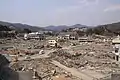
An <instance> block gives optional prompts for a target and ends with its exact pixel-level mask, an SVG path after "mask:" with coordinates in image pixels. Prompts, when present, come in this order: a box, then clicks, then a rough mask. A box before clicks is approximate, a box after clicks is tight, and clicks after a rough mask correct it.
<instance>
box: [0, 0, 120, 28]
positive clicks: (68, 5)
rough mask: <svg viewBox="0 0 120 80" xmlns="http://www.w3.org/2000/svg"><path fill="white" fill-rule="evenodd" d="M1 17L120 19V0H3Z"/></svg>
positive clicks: (69, 21) (53, 21)
mask: <svg viewBox="0 0 120 80" xmlns="http://www.w3.org/2000/svg"><path fill="white" fill-rule="evenodd" d="M0 20H1V21H8V22H14V23H16V22H17V23H26V24H31V25H36V26H41V27H44V26H48V25H73V24H84V25H100V24H106V23H112V22H118V21H120V0H0Z"/></svg>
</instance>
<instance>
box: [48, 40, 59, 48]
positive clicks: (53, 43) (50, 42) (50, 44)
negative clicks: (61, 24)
mask: <svg viewBox="0 0 120 80" xmlns="http://www.w3.org/2000/svg"><path fill="white" fill-rule="evenodd" d="M48 43H49V46H50V47H57V41H56V40H49V41H48Z"/></svg>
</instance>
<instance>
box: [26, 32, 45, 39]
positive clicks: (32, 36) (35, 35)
mask: <svg viewBox="0 0 120 80" xmlns="http://www.w3.org/2000/svg"><path fill="white" fill-rule="evenodd" d="M44 38H45V37H44V34H43V33H39V32H32V33H29V34H24V39H25V40H27V39H40V40H43V39H44Z"/></svg>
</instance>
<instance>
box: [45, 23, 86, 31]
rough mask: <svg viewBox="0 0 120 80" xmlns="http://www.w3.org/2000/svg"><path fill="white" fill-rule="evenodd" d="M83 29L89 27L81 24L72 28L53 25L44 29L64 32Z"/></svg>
mask: <svg viewBox="0 0 120 80" xmlns="http://www.w3.org/2000/svg"><path fill="white" fill-rule="evenodd" d="M82 27H88V26H86V25H81V24H75V25H72V26H66V25H59V26H53V25H51V26H47V27H45V28H44V29H47V30H52V31H62V30H66V29H69V28H82Z"/></svg>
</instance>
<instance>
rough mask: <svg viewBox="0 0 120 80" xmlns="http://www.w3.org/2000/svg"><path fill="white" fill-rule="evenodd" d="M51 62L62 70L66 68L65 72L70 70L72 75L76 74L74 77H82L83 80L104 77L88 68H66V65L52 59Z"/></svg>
mask: <svg viewBox="0 0 120 80" xmlns="http://www.w3.org/2000/svg"><path fill="white" fill-rule="evenodd" d="M52 63H53V64H54V65H56V66H58V67H60V68H62V69H64V70H66V71H67V72H70V73H71V74H72V75H73V76H76V77H78V78H80V79H83V80H93V79H94V80H95V79H99V78H102V77H105V76H104V75H102V74H100V73H97V72H94V71H90V70H85V71H78V70H77V69H75V68H68V67H66V66H64V65H62V64H60V63H59V62H57V61H55V60H53V62H52Z"/></svg>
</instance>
